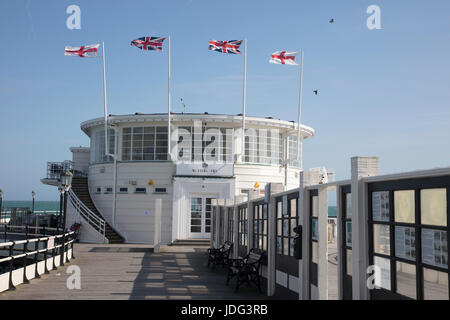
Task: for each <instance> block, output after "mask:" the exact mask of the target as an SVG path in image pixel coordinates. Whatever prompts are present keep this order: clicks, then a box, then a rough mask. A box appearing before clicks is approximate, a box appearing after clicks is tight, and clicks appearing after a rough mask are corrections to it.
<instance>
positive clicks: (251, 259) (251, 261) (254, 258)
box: [244, 248, 266, 271]
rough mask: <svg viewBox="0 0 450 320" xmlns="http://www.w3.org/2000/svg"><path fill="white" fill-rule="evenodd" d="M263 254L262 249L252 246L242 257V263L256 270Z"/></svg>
mask: <svg viewBox="0 0 450 320" xmlns="http://www.w3.org/2000/svg"><path fill="white" fill-rule="evenodd" d="M265 254H266V252H265V251H264V250H261V249H256V248H252V249H250V251H249V253H248V254H247V256H246V257H245V258H244V263H245V264H247V265H251V266H253V267H254V268H255V270H256V271H258V270H259V267H260V265H261V262H262V259H263V258H264V255H265Z"/></svg>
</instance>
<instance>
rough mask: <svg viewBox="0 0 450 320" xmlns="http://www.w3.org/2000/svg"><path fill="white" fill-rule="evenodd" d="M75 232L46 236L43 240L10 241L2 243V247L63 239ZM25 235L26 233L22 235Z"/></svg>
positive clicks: (0, 244) (0, 243) (0, 245)
mask: <svg viewBox="0 0 450 320" xmlns="http://www.w3.org/2000/svg"><path fill="white" fill-rule="evenodd" d="M74 233H75V231H68V232H66V233H64V234H59V235H54V236H45V237H41V238H33V239H23V240H16V241H8V242H0V247H10V246H13V245H16V244H24V243H31V242H36V241H45V240H48V239H51V238H61V237H67V236H70V235H72V234H74ZM21 234H24V233H21Z"/></svg>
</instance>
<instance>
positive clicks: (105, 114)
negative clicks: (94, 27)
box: [102, 42, 109, 156]
mask: <svg viewBox="0 0 450 320" xmlns="http://www.w3.org/2000/svg"><path fill="white" fill-rule="evenodd" d="M102 62H103V113H104V117H105V156H107V155H108V154H109V148H108V103H107V100H106V71H105V42H102Z"/></svg>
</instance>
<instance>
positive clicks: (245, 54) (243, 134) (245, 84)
mask: <svg viewBox="0 0 450 320" xmlns="http://www.w3.org/2000/svg"><path fill="white" fill-rule="evenodd" d="M243 90H244V92H243V95H242V140H241V162H244V155H245V103H246V98H247V39H244V89H243Z"/></svg>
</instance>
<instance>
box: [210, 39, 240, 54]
mask: <svg viewBox="0 0 450 320" xmlns="http://www.w3.org/2000/svg"><path fill="white" fill-rule="evenodd" d="M242 41H243V40H230V41H217V40H211V41H209V48H208V49H209V50H213V51H218V52H222V53H232V54H240V53H241V51H240V50H239V47H240V46H241V44H242Z"/></svg>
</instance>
